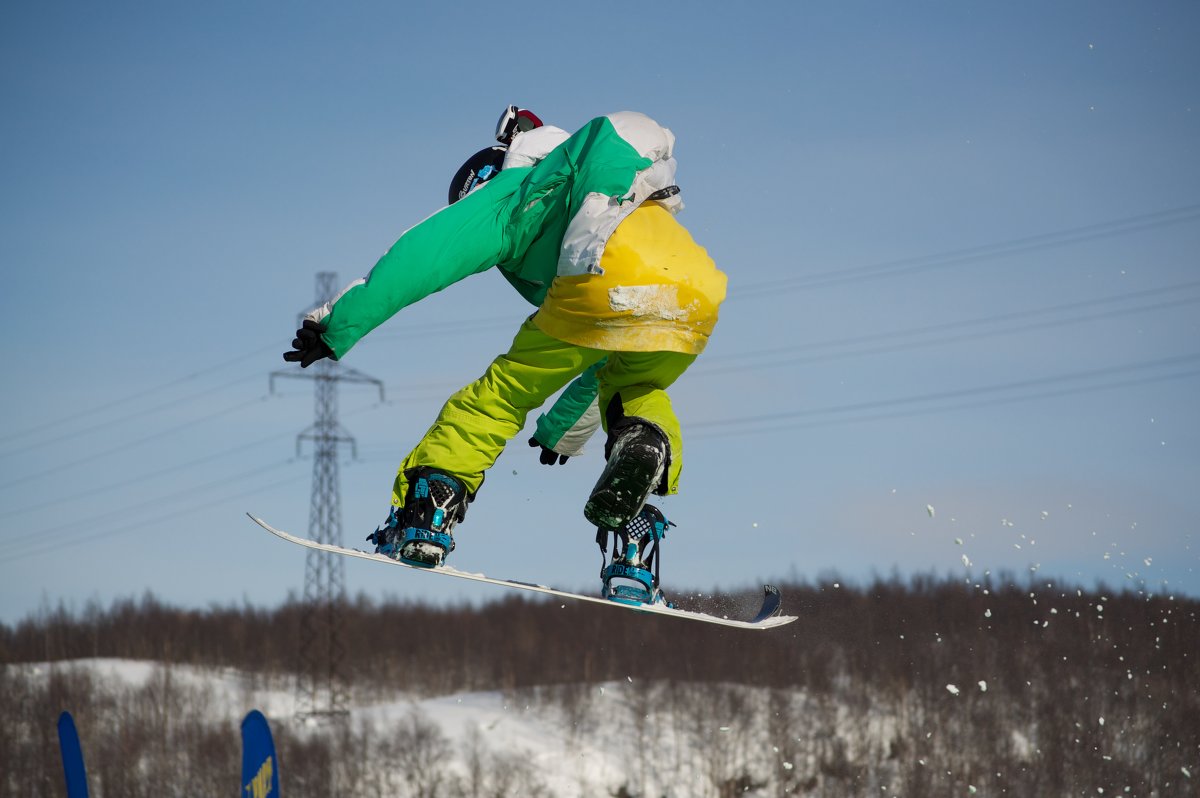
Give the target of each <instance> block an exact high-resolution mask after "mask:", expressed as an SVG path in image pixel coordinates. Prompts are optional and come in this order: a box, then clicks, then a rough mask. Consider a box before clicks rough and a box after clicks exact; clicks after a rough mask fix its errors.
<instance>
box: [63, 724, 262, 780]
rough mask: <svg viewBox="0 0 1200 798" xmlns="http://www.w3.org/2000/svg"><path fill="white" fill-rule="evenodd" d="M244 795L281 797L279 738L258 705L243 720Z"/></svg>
mask: <svg viewBox="0 0 1200 798" xmlns="http://www.w3.org/2000/svg"><path fill="white" fill-rule="evenodd" d="M71 798H75V797H74V795H72V796H71ZM242 798H279V760H278V759H276V757H275V741H274V740H273V739H271V727H270V726H268V725H267V719H266V718H265V717H263V713H261V712H259V711H258V710H257V709H253V710H251V711H250V714H248V715H246V717H245V719H244V720H243V721H242Z"/></svg>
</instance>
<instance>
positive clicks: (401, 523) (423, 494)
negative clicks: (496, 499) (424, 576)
mask: <svg viewBox="0 0 1200 798" xmlns="http://www.w3.org/2000/svg"><path fill="white" fill-rule="evenodd" d="M408 477H409V483H408V491H407V493H406V495H405V497H404V506H403V507H393V508H392V510H391V513H389V515H388V519H387V521H386V522H384V524H383V525H382V526H380V527H379V528H378V529H376V530H375V531H374V532H372V533H371V534H370V535H369V536H368V537H367V541H368V542H370V543H374V544H375V552H376V553H377V554H383V555H385V556H387V557H391V558H392V559H393V560H399V561H400V562H402V563H407V564H408V565H415V566H417V567H419V568H436V567H438V566H439V565H442V564H443V563H444V562H445V561H446V557H448V556H449V555H450V552H452V551H454V535H453V534H452V531H453V529H454V525H455V524H457V523H459V522H460V521H462V520H463V518H465V517H466V514H467V503H468V502H470V501H471V498H472V496H470V495H469V494H468V493H467V491H466V488H465V487H464V485H463V484H462V483H461V482H459V481H458V480H457V479H455V478H454V477H452V476H450V475H449V474H446V473H444V472H442V471H438V470H437V469H434V468H428V467H421V468H415V469H413V470H412V471H410V472H409V473H408Z"/></svg>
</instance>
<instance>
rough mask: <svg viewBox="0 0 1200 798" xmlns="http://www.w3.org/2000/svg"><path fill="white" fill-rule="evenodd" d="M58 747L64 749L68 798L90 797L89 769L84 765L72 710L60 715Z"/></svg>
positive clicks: (64, 769) (63, 756) (64, 771)
mask: <svg viewBox="0 0 1200 798" xmlns="http://www.w3.org/2000/svg"><path fill="white" fill-rule="evenodd" d="M58 747H59V750H61V751H62V761H63V773H64V774H65V775H66V777H67V798H88V788H87V770H86V769H85V768H84V767H83V748H82V747H80V745H79V733H78V732H77V731H75V719H74V718H72V717H71V713H70V712H64V713H62V714H61V715H59V716H58Z"/></svg>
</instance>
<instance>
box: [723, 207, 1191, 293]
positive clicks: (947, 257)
mask: <svg viewBox="0 0 1200 798" xmlns="http://www.w3.org/2000/svg"><path fill="white" fill-rule="evenodd" d="M1197 219H1200V205H1185V206H1182V207H1179V208H1172V209H1170V210H1166V211H1159V212H1157V213H1149V214H1143V215H1140V216H1131V217H1128V218H1125V219H1117V220H1113V221H1108V222H1100V223H1097V224H1090V225H1085V226H1083V227H1074V228H1068V229H1066V230H1059V231H1055V232H1051V233H1043V234H1039V235H1034V236H1027V237H1024V238H1015V239H1011V240H1008V241H1001V242H996V243H992V244H984V245H981V246H975V247H969V248H965V249H957V250H950V251H947V252H942V253H937V254H934V255H921V256H917V257H912V258H901V259H898V260H891V261H884V262H882V263H875V264H870V265H866V266H857V267H851V268H845V269H831V270H828V271H824V272H817V273H815V274H808V275H800V276H797V277H790V278H785V279H782V280H767V281H762V282H756V283H746V284H744V285H741V286H738V288H737V291H736V292H735V293H734V294H732V295H731V296H730V300H737V299H745V298H752V297H757V296H761V295H763V294H771V295H773V294H776V293H781V292H788V291H799V290H804V289H810V288H825V287H828V286H831V285H840V284H843V283H849V282H860V281H865V280H874V279H878V278H881V277H895V276H897V275H908V274H914V273H917V272H922V271H928V270H930V269H941V268H946V267H948V266H957V265H962V264H966V263H976V262H979V261H983V260H989V259H993V258H999V257H1008V256H1011V255H1019V254H1023V253H1026V252H1034V251H1038V250H1043V249H1054V248H1058V247H1065V246H1070V245H1072V244H1079V243H1082V242H1085V241H1094V240H1099V239H1103V238H1112V237H1115V236H1122V235H1128V234H1130V233H1136V232H1141V231H1143V230H1152V229H1155V228H1159V227H1166V226H1170V225H1176V224H1184V223H1187V222H1192V221H1195V220H1197Z"/></svg>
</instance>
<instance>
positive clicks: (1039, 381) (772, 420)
mask: <svg viewBox="0 0 1200 798" xmlns="http://www.w3.org/2000/svg"><path fill="white" fill-rule="evenodd" d="M1196 361H1200V353H1196V354H1189V355H1179V356H1176V357H1169V358H1161V359H1159V360H1150V361H1144V362H1141V363H1130V364H1126V365H1122V366H1109V367H1106V368H1099V369H1088V370H1085V371H1077V372H1071V373H1067V374H1059V375H1054V376H1049V377H1035V378H1031V379H1026V380H1018V381H1015V382H1009V383H1001V384H994V385H985V386H978V387H974V388H960V389H955V390H950V391H939V392H936V393H927V394H919V395H915V396H903V397H896V398H892V399H880V400H875V401H870V402H858V403H854V404H846V405H831V406H827V407H818V408H810V409H807V410H792V411H785V412H780V413H768V414H763V415H757V416H745V417H742V418H736V419H717V420H712V421H700V422H693V423H691V424H689V425H688V427H689V429H690V430H699V431H700V432H701V435H700V436H699V437H716V436H715V435H705V434H703V433H704V431H705V430H714V429H721V428H731V427H742V426H751V427H752V426H755V425H761V424H769V425H772V426H769V427H767V428H765V429H761V430H744V432H746V433H747V434H749V433H751V432H770V431H774V430H778V429H781V428H792V425H790V422H797V421H801V420H802V419H819V418H820V417H821V416H838V415H845V414H853V413H863V412H872V411H880V410H883V411H886V410H892V409H896V408H901V407H905V406H912V405H919V404H931V403H936V402H945V401H958V400H971V399H972V398H974V397H987V396H988V395H995V394H1003V393H1012V392H1014V391H1028V390H1035V389H1040V388H1050V387H1052V386H1056V385H1061V384H1063V383H1070V382H1081V381H1084V382H1086V381H1089V380H1098V379H1103V378H1106V377H1111V376H1116V375H1123V374H1130V373H1134V372H1139V371H1148V370H1152V369H1159V368H1166V367H1180V366H1187V365H1189V364H1192V363H1195V362H1196ZM1195 373H1197V372H1196V371H1195V370H1194V369H1185V370H1183V371H1177V372H1173V373H1171V374H1167V375H1150V376H1148V377H1142V378H1138V379H1137V380H1122V381H1119V382H1115V383H1111V384H1100V385H1084V386H1080V387H1078V388H1073V389H1068V390H1066V391H1061V392H1059V391H1057V390H1056V391H1052V392H1050V393H1047V394H1040V393H1035V394H1032V395H1028V396H1017V397H1006V398H1001V399H985V402H986V403H987V404H998V403H1000V402H1003V401H1024V400H1026V399H1032V398H1042V397H1043V396H1054V395H1065V394H1066V393H1075V392H1079V391H1090V390H1105V389H1107V388H1108V387H1127V386H1128V385H1135V384H1145V383H1150V382H1155V381H1161V380H1166V379H1181V378H1185V377H1189V376H1192V375H1193V374H1195ZM970 406H975V405H972V404H966V405H961V407H970ZM958 407H959V406H958V405H956V406H954V407H950V408H943V407H931V408H927V409H923V410H920V411H914V412H913V414H917V413H929V412H941V411H942V410H946V409H957V408H958ZM899 414H900V413H897V415H899ZM884 417H891V416H890V415H888V416H872V417H870V418H871V420H875V419H877V418H884ZM852 420H859V419H852ZM779 422H783V423H784V424H785V426H783V427H781V426H778V423H779ZM818 423H819V422H818V421H813V422H809V423H801V424H798V425H795V426H817V425H818ZM823 423H835V422H832V421H827V422H823ZM731 434H738V432H736V431H734V432H731Z"/></svg>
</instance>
